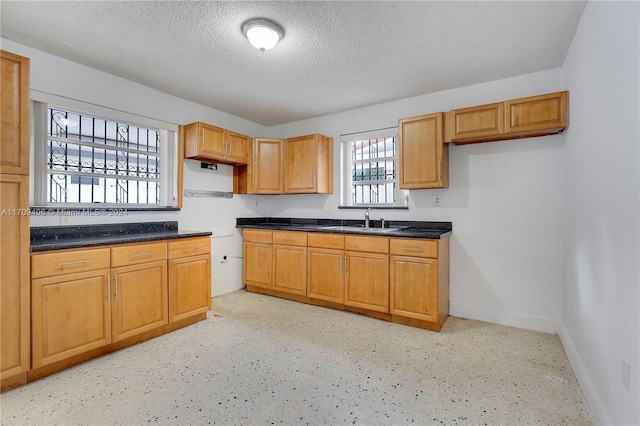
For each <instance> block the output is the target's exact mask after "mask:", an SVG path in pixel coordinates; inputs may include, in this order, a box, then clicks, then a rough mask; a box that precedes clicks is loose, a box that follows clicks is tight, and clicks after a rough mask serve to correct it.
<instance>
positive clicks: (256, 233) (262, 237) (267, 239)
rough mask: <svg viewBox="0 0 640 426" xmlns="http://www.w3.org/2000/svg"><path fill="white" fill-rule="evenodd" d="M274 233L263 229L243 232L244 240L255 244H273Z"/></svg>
mask: <svg viewBox="0 0 640 426" xmlns="http://www.w3.org/2000/svg"><path fill="white" fill-rule="evenodd" d="M272 235H273V231H265V230H261V229H245V230H243V231H242V239H243V240H244V241H251V242H254V243H267V244H271V243H272V238H273V237H272Z"/></svg>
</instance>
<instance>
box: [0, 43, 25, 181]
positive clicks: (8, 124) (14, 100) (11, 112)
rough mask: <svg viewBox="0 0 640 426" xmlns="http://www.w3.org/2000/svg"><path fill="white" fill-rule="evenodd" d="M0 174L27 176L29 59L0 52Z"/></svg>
mask: <svg viewBox="0 0 640 426" xmlns="http://www.w3.org/2000/svg"><path fill="white" fill-rule="evenodd" d="M0 53H1V55H0V64H1V69H0V73H1V74H0V76H1V78H2V80H1V83H0V91H1V92H2V97H1V98H0V114H1V117H2V120H1V121H2V127H1V128H0V134H1V135H2V143H0V173H9V174H16V175H28V174H29V59H28V58H25V57H22V56H18V55H14V54H13V53H9V52H5V51H4V50H2V51H0Z"/></svg>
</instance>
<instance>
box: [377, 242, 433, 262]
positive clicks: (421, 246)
mask: <svg viewBox="0 0 640 426" xmlns="http://www.w3.org/2000/svg"><path fill="white" fill-rule="evenodd" d="M389 252H390V253H391V254H397V255H401V256H415V257H431V258H434V259H437V258H438V242H437V241H434V240H419V239H414V238H391V241H390V242H389Z"/></svg>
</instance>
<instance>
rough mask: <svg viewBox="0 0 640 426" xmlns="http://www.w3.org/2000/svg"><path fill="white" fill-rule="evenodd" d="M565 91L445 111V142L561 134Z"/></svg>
mask: <svg viewBox="0 0 640 426" xmlns="http://www.w3.org/2000/svg"><path fill="white" fill-rule="evenodd" d="M567 107H568V92H566V91H565V92H556V93H548V94H545V95H539V96H530V97H526V98H519V99H512V100H508V101H504V102H497V103H493V104H488V105H479V106H474V107H469V108H460V109H455V110H452V111H449V112H447V113H446V114H445V124H446V125H445V142H453V143H456V144H464V143H479V142H491V141H499V140H507V139H517V138H524V137H534V136H544V135H550V134H555V133H560V132H562V131H564V130H565V129H566V128H567V123H568V120H567V114H568V108H567Z"/></svg>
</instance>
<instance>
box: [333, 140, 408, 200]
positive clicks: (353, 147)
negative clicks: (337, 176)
mask: <svg viewBox="0 0 640 426" xmlns="http://www.w3.org/2000/svg"><path fill="white" fill-rule="evenodd" d="M396 133H397V128H392V129H383V131H374V132H366V133H358V134H350V135H343V136H342V142H343V144H342V164H343V176H342V177H343V179H342V181H343V185H342V188H343V191H342V205H343V206H353V207H358V206H363V207H371V206H380V207H383V206H384V207H386V206H404V205H405V203H406V198H405V193H406V191H402V190H399V189H398V180H397V168H398V159H397V150H396V140H397V136H396Z"/></svg>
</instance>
